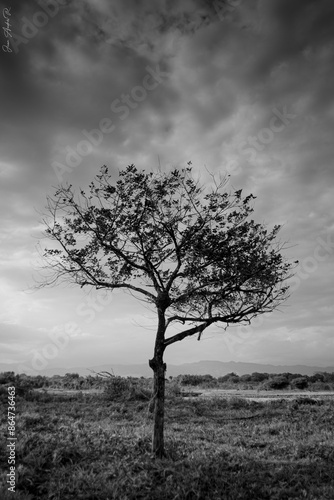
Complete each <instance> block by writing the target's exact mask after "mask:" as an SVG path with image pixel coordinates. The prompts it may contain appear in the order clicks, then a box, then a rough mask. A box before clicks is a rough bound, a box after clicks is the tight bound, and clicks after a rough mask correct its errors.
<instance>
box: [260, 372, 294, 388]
mask: <svg viewBox="0 0 334 500" xmlns="http://www.w3.org/2000/svg"><path fill="white" fill-rule="evenodd" d="M264 385H265V387H266V388H267V389H274V390H276V389H285V388H286V387H288V386H289V385H290V384H289V380H288V379H287V378H286V377H283V376H281V375H279V376H277V377H273V378H271V379H269V380H268V381H267V382H265V384H264Z"/></svg>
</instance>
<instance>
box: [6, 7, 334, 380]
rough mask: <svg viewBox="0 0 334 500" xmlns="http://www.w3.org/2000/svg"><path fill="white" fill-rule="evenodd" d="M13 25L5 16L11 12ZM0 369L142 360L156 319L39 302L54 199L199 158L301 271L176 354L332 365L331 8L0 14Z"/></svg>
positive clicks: (179, 357) (69, 300) (77, 297)
mask: <svg viewBox="0 0 334 500" xmlns="http://www.w3.org/2000/svg"><path fill="white" fill-rule="evenodd" d="M1 13H2V14H1ZM0 16H2V17H1V20H0V24H1V28H2V29H1V33H0V37H1V41H0V42H1V43H0V45H1V46H2V50H0V67H1V72H0V111H1V112H0V364H1V366H3V364H4V363H6V367H8V369H13V370H14V371H17V372H25V373H31V374H38V373H40V372H41V370H45V369H48V368H51V367H55V366H59V367H69V368H70V367H73V366H85V367H87V368H89V367H91V366H96V365H100V364H108V365H110V366H111V367H112V365H113V364H115V363H146V362H147V361H148V359H149V358H151V357H152V355H153V345H154V334H155V325H156V320H155V315H154V311H152V310H151V309H149V308H148V307H147V306H145V304H143V303H142V302H137V301H136V300H135V299H134V298H132V297H131V296H129V295H126V294H123V293H120V292H113V293H112V294H110V293H109V294H106V293H103V292H96V291H94V290H91V291H90V292H89V291H88V290H87V291H85V290H84V289H80V288H79V287H77V288H76V287H73V286H65V285H62V286H59V287H55V288H43V289H40V290H38V289H36V287H35V285H36V281H38V279H39V277H40V271H39V270H38V269H39V266H40V258H39V254H38V244H40V245H41V247H42V248H43V247H45V246H47V245H48V242H47V240H46V239H45V237H44V235H43V223H42V216H43V214H44V213H45V207H46V196H47V195H50V194H52V193H53V192H54V191H55V189H56V187H57V185H58V184H59V183H61V182H65V183H71V184H72V185H73V186H74V187H75V188H78V187H82V186H86V185H87V184H88V183H89V182H90V181H91V180H92V179H93V178H94V176H95V175H96V174H97V173H98V172H99V170H100V168H101V166H102V165H107V166H108V167H109V170H110V172H111V173H112V175H113V178H114V179H115V181H116V180H117V177H118V172H119V170H120V169H123V168H125V167H126V166H127V165H129V164H132V163H134V164H135V165H136V166H137V167H138V168H139V169H145V170H147V171H155V170H156V169H157V168H158V166H160V168H161V169H162V170H163V171H166V172H168V171H170V170H171V169H172V168H183V167H186V165H187V162H188V161H191V162H192V164H193V170H194V173H195V175H199V176H200V180H201V182H202V183H203V184H206V183H208V182H209V181H210V179H211V177H210V174H214V175H217V176H218V175H225V174H229V175H230V177H229V184H228V185H227V189H228V190H229V189H230V190H231V191H232V192H233V191H234V190H236V189H241V188H242V189H243V193H244V194H249V193H253V194H254V195H255V196H256V197H257V199H256V203H255V214H254V218H255V219H256V220H257V221H258V222H264V223H265V224H267V225H268V227H273V226H274V225H275V224H281V225H282V229H281V232H280V240H281V241H282V242H286V245H285V246H286V250H285V251H284V255H285V256H286V257H287V258H288V259H292V260H296V259H298V261H299V265H298V267H297V269H296V271H295V272H296V274H295V277H294V278H293V279H292V280H291V296H290V298H289V299H288V301H287V302H286V303H285V304H284V305H283V306H281V307H280V308H279V311H275V312H273V313H272V314H270V315H267V316H265V317H259V318H257V319H256V320H255V321H254V323H252V325H251V326H249V327H241V326H239V327H234V328H231V329H229V330H227V331H226V332H224V331H223V330H221V329H219V328H217V327H214V326H212V327H210V328H209V329H208V330H207V331H206V332H205V333H204V335H203V337H202V340H201V341H200V342H198V341H197V338H189V339H186V340H184V341H182V342H178V343H176V344H174V345H172V346H170V348H168V349H167V351H166V355H165V359H166V362H167V365H168V363H173V364H181V363H186V362H193V361H199V360H220V361H245V362H254V363H271V364H277V365H278V364H286V365H292V364H306V365H312V366H313V365H316V366H323V367H325V366H330V365H333V364H334V329H333V312H334V306H333V292H334V256H333V254H334V213H333V199H334V198H333V195H334V184H333V181H334V168H333V156H334V141H333V129H334V94H333V88H334V87H333V76H334V4H333V2H332V1H331V0H294V1H291V0H247V1H246V0H228V2H227V3H226V2H223V1H215V2H212V1H209V0H207V1H204V0H203V1H202V0H186V1H182V2H176V1H172V0H166V1H165V0H158V1H154V2H153V1H152V0H151V1H148V0H147V1H138V0H137V1H135V0H115V1H107V0H94V1H93V0H91V1H85V0H81V1H79V0H77V1H76V0H73V1H71V2H69V1H68V0H45V1H39V2H35V1H32V0H29V1H24V0H23V1H20V2H19V5H18V4H14V2H12V1H11V0H5V2H4V1H3V0H0Z"/></svg>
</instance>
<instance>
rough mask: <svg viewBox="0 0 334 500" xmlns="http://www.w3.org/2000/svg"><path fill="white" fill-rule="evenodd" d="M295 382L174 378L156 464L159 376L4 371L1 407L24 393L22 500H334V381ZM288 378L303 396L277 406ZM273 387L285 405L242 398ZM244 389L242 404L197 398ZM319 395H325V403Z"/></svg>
mask: <svg viewBox="0 0 334 500" xmlns="http://www.w3.org/2000/svg"><path fill="white" fill-rule="evenodd" d="M288 375H289V374H282V375H278V376H268V377H266V378H263V374H252V375H249V376H247V377H250V379H247V377H246V376H243V377H238V376H237V375H235V374H229V375H228V376H226V377H220V378H219V379H215V378H213V377H211V376H193V375H183V376H180V377H176V378H174V379H169V380H168V382H167V384H166V389H167V395H166V443H165V448H166V456H165V457H164V458H162V459H156V458H154V456H153V455H152V452H151V429H152V421H153V416H152V415H153V414H152V399H151V394H152V380H150V379H144V378H141V379H139V378H137V379H135V378H121V377H108V378H106V379H103V378H101V377H98V376H89V377H87V378H83V377H79V375H77V374H67V375H66V376H65V377H52V378H47V377H42V376H39V377H28V376H17V375H15V374H14V373H12V372H7V373H5V374H1V375H0V382H1V384H0V392H1V394H0V397H1V406H2V408H5V409H6V405H7V387H8V386H15V387H16V394H17V398H16V399H17V408H16V435H17V445H16V471H17V476H16V491H15V498H16V499H18V500H35V499H43V500H47V499H48V500H51V499H52V500H55V499H59V500H60V499H61V500H67V499H73V500H74V499H75V500H79V499H82V500H107V499H110V500H111V499H112V500H114V499H115V500H116V499H117V500H135V499H136V500H137V499H143V500H144V499H147V500H156V499H159V500H160V499H162V500H167V499H168V500H183V499H184V500H195V499H197V500H215V499H217V500H218V499H229V500H237V499H249V500H254V499H256V500H262V499H268V500H269V499H270V500H288V499H309V500H311V499H312V500H314V499H319V500H320V499H321V500H326V499H328V500H329V499H331V500H332V499H333V498H334V478H333V468H334V443H333V424H334V400H333V399H332V398H331V397H330V396H331V392H330V391H331V390H332V389H333V374H322V375H323V376H322V377H320V374H319V377H320V378H319V377H318V376H317V377H316V378H311V377H301V376H298V377H297V376H296V377H295V376H293V377H289V376H288ZM236 378H238V380H237V381H236ZM254 379H258V380H254ZM286 379H288V380H289V384H288V386H286V385H284V384H283V386H284V390H289V391H291V393H295V397H294V398H291V399H284V398H279V394H280V391H281V389H282V388H283V387H282V383H281V382H282V381H283V380H286ZM298 379H303V380H304V379H306V381H307V382H308V384H307V387H305V388H304V389H302V388H300V387H298V385H299V386H301V385H303V384H304V383H302V382H298V383H297V381H298ZM199 380H200V382H199ZM273 381H276V382H277V383H279V385H280V388H279V387H277V386H276V390H277V395H278V396H277V397H278V398H279V399H276V400H275V401H261V402H258V401H252V400H247V399H245V398H244V397H242V395H243V390H244V389H246V390H248V389H251V388H253V389H254V388H255V389H256V388H259V387H260V388H261V390H262V389H265V385H267V386H268V387H269V390H272V389H273ZM256 384H258V385H257V386H256ZM316 384H317V385H316ZM236 386H239V391H240V395H238V396H232V397H210V398H201V397H189V394H191V392H192V389H194V388H195V389H202V390H203V391H205V390H206V389H212V388H218V389H219V388H223V389H224V388H225V389H232V388H236ZM250 386H251V387H250ZM325 386H326V387H327V386H328V387H329V389H326V388H325ZM316 387H319V389H321V390H324V391H328V397H324V398H319V397H317V393H316V392H315V390H316ZM60 390H61V391H62V392H60ZM297 390H298V392H297ZM306 390H307V391H308V392H307V393H306V392H305V391H306ZM310 390H313V391H314V396H313V395H312V396H311V397H310V396H309V391H310ZM184 395H186V396H187V395H188V397H183V396H184ZM0 425H1V448H0V449H1V451H0V465H1V471H2V473H1V481H2V483H1V486H0V497H1V499H3V500H8V499H10V498H13V493H11V492H9V491H8V489H7V485H6V473H8V465H7V455H8V453H7V451H6V436H7V412H6V411H5V412H2V413H1V422H0Z"/></svg>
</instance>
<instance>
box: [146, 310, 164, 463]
mask: <svg viewBox="0 0 334 500" xmlns="http://www.w3.org/2000/svg"><path fill="white" fill-rule="evenodd" d="M158 318H159V324H158V331H157V336H156V340H155V347H154V357H153V359H150V360H149V365H150V367H151V368H152V370H153V372H154V385H153V397H154V427H153V441H152V452H153V454H154V455H155V457H156V458H162V457H163V456H164V454H165V449H164V416H165V371H166V363H164V361H163V355H164V350H165V345H164V341H165V330H166V323H165V310H164V309H160V308H158Z"/></svg>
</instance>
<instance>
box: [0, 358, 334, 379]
mask: <svg viewBox="0 0 334 500" xmlns="http://www.w3.org/2000/svg"><path fill="white" fill-rule="evenodd" d="M90 370H94V371H95V372H100V371H108V372H110V371H111V370H112V371H113V373H114V374H115V375H120V376H123V377H126V376H133V377H152V370H151V369H150V368H149V366H148V364H147V365H146V364H131V365H130V364H129V365H121V364H110V365H99V366H79V367H78V366H74V367H70V368H49V369H45V370H41V371H40V372H39V374H41V375H46V376H48V377H52V376H53V375H65V373H79V375H81V376H86V375H89V374H91V375H93V373H92V372H91V371H90ZM4 371H14V372H15V371H16V366H15V365H11V364H5V363H0V372H4ZM231 372H234V373H236V374H237V375H245V374H251V373H254V372H259V373H286V372H289V373H300V374H301V375H313V374H314V373H315V372H329V373H333V372H334V366H327V367H320V366H306V365H261V364H257V363H241V362H235V361H230V362H222V361H197V362H196V363H184V364H182V365H172V364H168V365H167V377H170V376H172V377H176V376H177V375H181V374H189V375H206V374H209V375H212V376H214V377H221V376H223V375H226V374H227V373H231ZM27 374H28V375H29V374H31V375H34V374H36V373H27Z"/></svg>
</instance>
